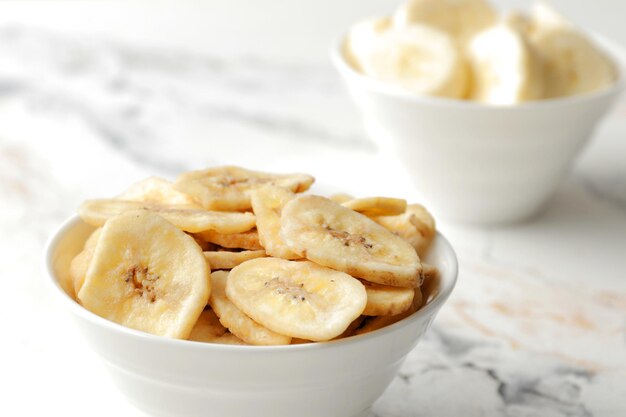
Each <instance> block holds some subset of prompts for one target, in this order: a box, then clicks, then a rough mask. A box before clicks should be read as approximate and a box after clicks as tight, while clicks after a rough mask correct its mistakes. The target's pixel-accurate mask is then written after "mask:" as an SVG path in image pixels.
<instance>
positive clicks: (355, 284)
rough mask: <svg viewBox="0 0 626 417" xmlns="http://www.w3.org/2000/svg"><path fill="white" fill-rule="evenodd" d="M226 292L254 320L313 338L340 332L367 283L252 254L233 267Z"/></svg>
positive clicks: (359, 306)
mask: <svg viewBox="0 0 626 417" xmlns="http://www.w3.org/2000/svg"><path fill="white" fill-rule="evenodd" d="M346 210H347V209H346ZM226 294H227V295H228V298H229V299H230V300H231V301H232V302H233V303H234V304H235V305H236V306H237V307H239V308H240V309H241V310H242V311H243V312H244V313H245V314H247V315H248V316H250V317H252V318H253V319H254V320H255V321H256V322H257V323H260V324H262V325H264V326H265V327H267V328H269V329H272V330H274V331H276V332H279V333H282V334H287V335H290V336H292V337H297V338H300V339H308V340H314V341H321V340H330V339H332V338H334V337H337V336H339V335H340V334H341V333H343V332H344V331H345V330H346V328H347V327H348V326H349V325H350V323H351V322H352V321H353V320H355V319H356V318H357V317H359V316H360V315H361V312H362V311H363V309H364V308H365V304H366V303H367V295H366V293H365V288H364V287H363V285H362V284H361V283H360V282H359V281H358V280H356V279H354V278H352V277H351V276H349V275H347V274H345V273H343V272H339V271H334V270H332V269H329V268H325V267H323V266H319V265H317V264H314V263H313V262H308V261H288V260H285V259H279V258H261V259H253V260H252V261H248V262H245V263H243V264H241V265H239V266H237V267H235V268H233V270H232V271H231V272H230V275H229V277H228V282H227V284H226Z"/></svg>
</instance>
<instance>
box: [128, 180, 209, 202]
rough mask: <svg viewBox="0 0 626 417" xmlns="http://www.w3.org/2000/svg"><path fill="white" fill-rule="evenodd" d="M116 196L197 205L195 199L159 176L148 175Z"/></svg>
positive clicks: (135, 199)
mask: <svg viewBox="0 0 626 417" xmlns="http://www.w3.org/2000/svg"><path fill="white" fill-rule="evenodd" d="M117 198H119V199H120V200H131V201H147V202H150V203H157V204H175V205H181V204H182V205H189V206H197V207H198V208H200V206H198V205H197V203H196V201H195V200H194V199H193V198H192V197H191V196H190V195H187V194H185V193H182V192H180V191H178V190H177V189H176V188H174V184H173V183H171V182H169V181H167V180H164V179H163V178H159V177H149V178H146V179H145V180H142V181H139V182H138V183H136V184H133V185H132V186H131V187H130V188H129V189H128V190H126V191H124V192H123V193H122V194H120V195H119V196H118V197H117Z"/></svg>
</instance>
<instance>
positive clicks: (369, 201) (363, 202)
mask: <svg viewBox="0 0 626 417" xmlns="http://www.w3.org/2000/svg"><path fill="white" fill-rule="evenodd" d="M341 205H342V206H344V207H348V208H349V209H352V210H354V211H358V212H359V213H361V214H364V215H366V216H368V217H372V216H395V215H398V214H402V213H404V211H405V210H406V200H404V199H402V198H391V197H365V198H355V199H352V200H348V201H344V202H342V203H341Z"/></svg>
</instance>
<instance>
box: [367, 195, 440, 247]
mask: <svg viewBox="0 0 626 417" xmlns="http://www.w3.org/2000/svg"><path fill="white" fill-rule="evenodd" d="M372 220H374V221H375V222H376V223H378V224H380V225H382V226H384V227H385V228H387V229H389V230H390V231H392V232H393V233H395V234H397V235H398V236H400V237H402V238H404V239H405V240H407V241H408V242H409V243H410V244H411V246H413V247H414V248H415V250H416V251H417V253H418V254H419V255H420V256H423V255H424V253H425V252H426V250H427V249H428V247H429V245H430V242H431V241H432V240H433V238H434V237H435V234H436V229H435V219H433V216H431V214H430V213H429V212H428V211H427V210H426V209H425V208H424V207H423V206H421V205H419V204H410V205H408V206H407V208H406V212H405V213H404V214H400V215H397V216H378V217H373V218H372Z"/></svg>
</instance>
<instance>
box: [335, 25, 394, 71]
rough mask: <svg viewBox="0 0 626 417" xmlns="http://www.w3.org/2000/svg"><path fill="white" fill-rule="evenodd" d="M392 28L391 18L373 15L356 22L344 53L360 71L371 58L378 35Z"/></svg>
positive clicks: (350, 32) (347, 39)
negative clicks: (363, 64)
mask: <svg viewBox="0 0 626 417" xmlns="http://www.w3.org/2000/svg"><path fill="white" fill-rule="evenodd" d="M389 28H391V18H389V17H371V18H369V19H366V20H363V21H361V22H358V23H356V24H355V25H354V26H352V27H351V28H350V31H349V32H348V36H347V38H346V43H345V47H344V53H345V56H346V58H347V59H348V62H350V64H351V65H352V66H353V67H354V68H355V69H356V70H358V71H361V70H362V63H363V62H365V61H367V60H368V59H369V56H370V54H371V53H372V49H373V46H374V44H375V43H376V42H377V41H378V36H380V34H381V33H384V32H385V31H386V30H388V29H389Z"/></svg>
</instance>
